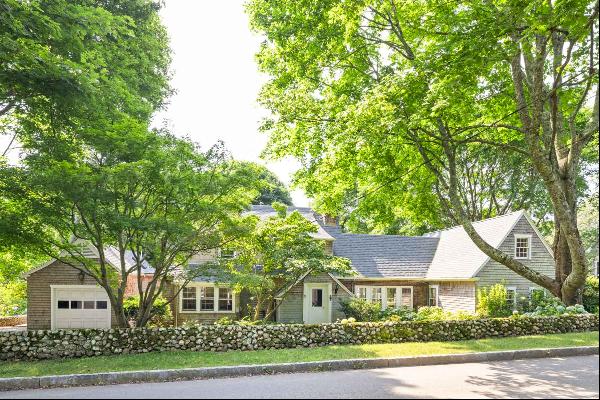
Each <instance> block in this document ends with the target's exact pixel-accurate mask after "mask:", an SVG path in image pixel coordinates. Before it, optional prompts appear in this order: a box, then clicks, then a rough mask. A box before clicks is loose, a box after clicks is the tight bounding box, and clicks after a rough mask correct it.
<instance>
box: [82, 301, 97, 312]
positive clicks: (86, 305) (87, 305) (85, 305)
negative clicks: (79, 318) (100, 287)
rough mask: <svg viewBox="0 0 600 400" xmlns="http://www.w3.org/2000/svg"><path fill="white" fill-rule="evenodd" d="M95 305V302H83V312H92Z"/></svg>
mask: <svg viewBox="0 0 600 400" xmlns="http://www.w3.org/2000/svg"><path fill="white" fill-rule="evenodd" d="M95 305H96V302H95V301H84V302H83V309H84V310H93V309H94V308H95V307H94V306H95Z"/></svg>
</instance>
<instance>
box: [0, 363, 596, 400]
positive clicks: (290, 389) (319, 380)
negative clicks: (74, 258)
mask: <svg viewBox="0 0 600 400" xmlns="http://www.w3.org/2000/svg"><path fill="white" fill-rule="evenodd" d="M282 397H283V398H317V399H318V398H393V397H404V398H432V397H433V398H532V397H533V398H598V356H586V357H569V358H551V359H548V358H546V359H536V360H520V361H506V362H492V363H474V364H454V365H436V366H426V367H403V368H387V369H374V370H357V371H342V372H321V373H310V374H289V375H272V376H253V377H244V378H230V379H214V380H206V381H183V382H169V383H146V384H135V385H116V386H96V387H83V388H68V389H49V390H28V391H21V392H4V393H2V392H0V398H83V399H85V398H129V399H131V398H177V399H181V398H282Z"/></svg>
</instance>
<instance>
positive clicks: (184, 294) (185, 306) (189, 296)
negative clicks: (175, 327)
mask: <svg viewBox="0 0 600 400" xmlns="http://www.w3.org/2000/svg"><path fill="white" fill-rule="evenodd" d="M196 303H197V290H196V288H195V287H193V286H186V287H184V288H183V289H182V290H181V311H196Z"/></svg>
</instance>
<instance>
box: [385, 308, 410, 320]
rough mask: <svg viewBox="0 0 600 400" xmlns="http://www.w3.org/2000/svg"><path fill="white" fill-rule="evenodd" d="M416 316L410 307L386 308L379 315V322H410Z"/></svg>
mask: <svg viewBox="0 0 600 400" xmlns="http://www.w3.org/2000/svg"><path fill="white" fill-rule="evenodd" d="M416 316H417V314H416V313H415V312H414V311H413V309H412V308H410V307H400V308H386V309H385V310H382V311H381V312H380V313H379V320H380V321H381V320H387V321H390V320H394V321H412V320H414V319H415V317H416Z"/></svg>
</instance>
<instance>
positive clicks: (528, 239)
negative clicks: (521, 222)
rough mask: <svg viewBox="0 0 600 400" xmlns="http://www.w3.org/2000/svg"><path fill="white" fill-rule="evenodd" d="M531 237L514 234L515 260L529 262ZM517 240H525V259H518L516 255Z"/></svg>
mask: <svg viewBox="0 0 600 400" xmlns="http://www.w3.org/2000/svg"><path fill="white" fill-rule="evenodd" d="M532 237H533V236H532V235H523V234H515V246H514V247H515V250H514V256H515V259H517V260H530V259H531V242H532V240H531V239H532ZM518 239H527V256H526V257H519V256H518V255H517V240H518Z"/></svg>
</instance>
